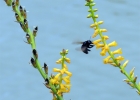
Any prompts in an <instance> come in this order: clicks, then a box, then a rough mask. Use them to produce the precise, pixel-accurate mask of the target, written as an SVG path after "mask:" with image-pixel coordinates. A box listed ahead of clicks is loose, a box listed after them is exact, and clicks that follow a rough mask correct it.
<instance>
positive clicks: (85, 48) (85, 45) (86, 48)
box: [73, 40, 94, 54]
mask: <svg viewBox="0 0 140 100" xmlns="http://www.w3.org/2000/svg"><path fill="white" fill-rule="evenodd" d="M73 43H74V44H82V46H81V50H82V51H83V52H84V53H85V54H88V52H89V51H91V50H90V48H92V47H94V44H93V43H92V41H91V40H86V41H84V42H73Z"/></svg>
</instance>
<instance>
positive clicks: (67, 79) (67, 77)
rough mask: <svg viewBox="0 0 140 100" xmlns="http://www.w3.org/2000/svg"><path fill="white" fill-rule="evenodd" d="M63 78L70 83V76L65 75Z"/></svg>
mask: <svg viewBox="0 0 140 100" xmlns="http://www.w3.org/2000/svg"><path fill="white" fill-rule="evenodd" d="M62 79H63V80H64V81H65V82H66V84H70V76H65V77H63V78H62Z"/></svg>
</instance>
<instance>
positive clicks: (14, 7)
mask: <svg viewBox="0 0 140 100" xmlns="http://www.w3.org/2000/svg"><path fill="white" fill-rule="evenodd" d="M12 8H13V11H14V12H16V3H15V1H13V2H12Z"/></svg>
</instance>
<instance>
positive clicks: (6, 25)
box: [0, 0, 140, 100]
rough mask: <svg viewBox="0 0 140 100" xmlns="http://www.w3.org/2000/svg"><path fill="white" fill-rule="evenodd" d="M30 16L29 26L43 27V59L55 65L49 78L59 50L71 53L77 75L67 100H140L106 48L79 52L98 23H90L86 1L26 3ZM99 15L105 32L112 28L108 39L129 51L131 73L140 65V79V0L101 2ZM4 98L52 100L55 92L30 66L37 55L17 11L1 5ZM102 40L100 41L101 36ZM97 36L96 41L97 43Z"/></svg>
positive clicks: (0, 90) (0, 92)
mask: <svg viewBox="0 0 140 100" xmlns="http://www.w3.org/2000/svg"><path fill="white" fill-rule="evenodd" d="M20 2H21V5H22V6H24V7H25V8H26V10H27V11H29V12H28V15H27V16H28V21H29V26H30V28H31V29H33V27H34V26H38V27H39V31H38V35H37V37H36V45H37V51H38V54H39V61H40V63H41V65H42V66H43V63H44V62H46V63H47V64H48V65H49V74H51V72H52V69H53V68H54V67H57V68H60V65H57V64H55V61H56V60H57V59H59V58H60V55H59V52H60V51H61V50H62V49H63V48H65V49H69V54H68V55H67V57H69V58H70V59H71V64H67V65H68V67H69V71H71V72H72V73H73V76H72V78H71V84H72V88H71V91H70V93H68V94H64V98H65V100H70V99H71V100H139V99H140V96H139V95H138V94H137V93H136V92H135V90H134V89H132V88H131V87H130V86H128V85H127V84H126V83H125V82H123V79H125V76H124V75H123V74H121V73H120V70H119V69H118V68H115V67H112V66H111V65H105V64H103V58H104V57H101V56H100V49H98V50H97V49H96V48H92V51H91V52H90V53H89V54H88V55H86V54H84V53H82V52H79V51H76V50H75V48H77V47H80V45H73V44H72V42H73V41H75V40H81V41H84V40H87V39H89V38H90V36H91V35H92V34H93V29H91V28H89V26H90V24H92V23H93V21H92V19H87V18H86V16H87V14H88V12H87V10H88V7H86V6H84V4H85V1H84V0H55V1H54V0H26V1H25V0H20ZM95 2H96V6H95V7H94V8H98V12H97V14H98V15H99V18H98V19H97V20H98V21H100V20H103V21H104V24H103V25H101V26H100V27H101V28H106V29H107V30H108V32H107V33H103V34H105V35H108V36H109V38H110V39H109V40H108V41H107V42H108V43H109V42H112V41H114V40H115V41H117V43H118V46H117V47H115V48H111V50H116V49H118V48H122V49H123V54H122V56H124V57H125V59H126V60H127V59H128V60H129V61H130V62H129V64H128V67H127V68H126V70H127V71H128V72H129V71H130V70H131V69H132V68H133V67H135V69H136V70H135V75H137V76H138V81H140V63H139V62H140V1H139V0H134V1H132V0H95ZM0 7H1V9H0V13H1V15H0V100H51V99H52V95H51V94H50V91H49V90H48V89H47V88H46V87H45V86H44V85H43V83H44V80H43V78H42V77H41V75H40V74H39V72H38V71H37V70H36V69H34V68H33V67H32V66H30V65H29V60H30V58H31V57H32V53H31V48H30V45H28V44H26V43H24V41H23V40H26V39H25V38H24V37H25V33H24V32H23V31H22V29H21V28H20V26H19V24H17V23H16V22H14V21H15V18H14V13H13V12H12V9H11V7H7V6H6V5H5V2H4V1H3V0H1V1H0ZM97 38H99V37H97ZM97 38H96V39H97Z"/></svg>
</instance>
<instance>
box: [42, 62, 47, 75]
mask: <svg viewBox="0 0 140 100" xmlns="http://www.w3.org/2000/svg"><path fill="white" fill-rule="evenodd" d="M43 68H44V71H45V73H46V74H48V66H47V64H46V63H44V67H43Z"/></svg>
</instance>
